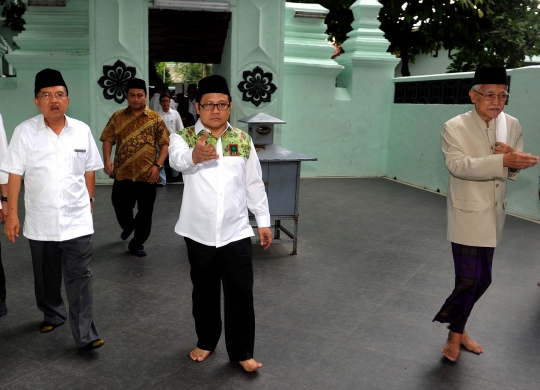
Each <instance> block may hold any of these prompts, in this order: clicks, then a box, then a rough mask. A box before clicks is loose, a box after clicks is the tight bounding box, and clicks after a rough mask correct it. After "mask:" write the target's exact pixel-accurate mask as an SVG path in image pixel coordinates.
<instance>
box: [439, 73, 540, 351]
mask: <svg viewBox="0 0 540 390" xmlns="http://www.w3.org/2000/svg"><path fill="white" fill-rule="evenodd" d="M469 96H470V98H471V101H472V103H473V104H474V109H473V110H471V111H469V112H467V113H465V114H461V115H458V116H456V117H455V118H452V119H450V120H449V121H448V122H446V123H445V124H444V126H443V129H442V132H441V146H442V152H443V156H444V160H445V163H446V167H447V168H448V171H449V172H450V179H449V184H448V197H447V220H448V221H447V222H448V229H447V238H448V241H450V242H451V243H452V254H453V257H454V269H455V288H454V291H453V292H452V294H451V295H450V296H449V297H448V299H447V300H446V302H445V303H444V305H443V306H442V308H441V309H440V310H439V312H438V313H437V315H436V316H435V318H434V319H433V321H439V322H442V323H448V324H449V326H448V329H449V333H448V341H447V343H446V345H445V347H444V348H443V350H442V353H443V354H444V356H446V358H448V359H449V360H451V361H455V360H456V359H457V357H458V355H459V353H460V349H461V346H463V347H465V348H466V349H467V350H469V351H471V352H474V353H482V352H484V350H483V348H482V346H481V345H480V344H478V343H477V342H475V341H473V340H472V339H471V338H470V337H469V336H468V335H467V333H466V332H465V324H466V322H467V319H468V318H469V315H470V314H471V311H472V309H473V306H474V304H475V303H476V302H477V301H478V299H480V297H481V296H482V294H484V292H485V291H486V290H487V288H488V287H489V285H490V284H491V265H492V260H493V254H494V251H495V247H496V246H497V242H498V241H499V239H500V238H501V234H502V228H503V225H504V220H505V216H506V180H507V179H510V180H516V178H517V176H518V173H519V170H520V169H525V168H528V167H530V166H533V165H535V164H537V163H538V157H537V156H533V155H531V154H530V153H523V152H522V150H523V138H522V134H521V127H520V125H519V122H518V121H517V119H516V118H514V117H511V116H510V115H508V114H505V113H504V112H503V109H504V105H505V103H506V100H507V99H508V96H509V94H508V79H507V76H506V69H505V68H499V67H493V68H480V69H478V70H477V71H476V72H475V75H474V81H473V86H472V88H471V90H470V91H469Z"/></svg>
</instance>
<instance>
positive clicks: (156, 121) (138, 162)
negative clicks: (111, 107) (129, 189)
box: [100, 107, 169, 182]
mask: <svg viewBox="0 0 540 390" xmlns="http://www.w3.org/2000/svg"><path fill="white" fill-rule="evenodd" d="M100 140H101V141H109V142H111V143H112V144H113V145H116V152H115V155H114V170H113V173H112V174H111V175H110V178H111V179H115V180H133V181H143V182H148V172H149V171H150V169H151V168H152V166H153V165H154V163H155V162H156V154H157V146H156V145H160V146H161V145H168V144H169V130H167V126H166V125H165V122H163V119H162V118H161V116H160V115H159V114H158V113H157V112H154V111H152V110H150V109H149V108H148V107H146V109H145V110H144V111H143V113H142V114H141V115H139V116H135V115H134V114H133V112H132V111H131V109H130V108H129V107H127V108H124V109H122V110H118V111H116V112H115V113H114V114H113V115H112V116H111V118H110V119H109V122H108V123H107V125H106V126H105V128H104V129H103V133H101V137H100Z"/></svg>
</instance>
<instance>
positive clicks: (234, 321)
mask: <svg viewBox="0 0 540 390" xmlns="http://www.w3.org/2000/svg"><path fill="white" fill-rule="evenodd" d="M185 241H186V245H187V250H188V258H189V264H190V265H191V281H192V282H193V293H192V300H193V317H194V318H195V330H196V332H197V337H198V342H197V347H199V348H201V349H204V350H207V351H213V350H214V349H215V348H216V345H217V343H218V341H219V337H220V336H221V283H222V282H223V296H224V306H225V310H224V312H225V345H226V347H227V354H228V355H229V359H230V361H232V362H237V361H242V360H247V359H251V358H253V347H254V344H255V310H254V308H253V265H252V262H251V253H252V248H251V240H250V239H249V238H244V239H242V240H239V241H235V242H231V243H230V244H227V245H225V246H223V247H220V248H216V247H212V246H206V245H203V244H200V243H198V242H196V241H193V240H191V239H189V238H185Z"/></svg>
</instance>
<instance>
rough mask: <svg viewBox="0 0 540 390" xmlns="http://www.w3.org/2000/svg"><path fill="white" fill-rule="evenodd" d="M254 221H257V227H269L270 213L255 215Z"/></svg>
mask: <svg viewBox="0 0 540 390" xmlns="http://www.w3.org/2000/svg"><path fill="white" fill-rule="evenodd" d="M255 221H257V227H258V228H262V227H268V228H269V227H270V215H256V216H255Z"/></svg>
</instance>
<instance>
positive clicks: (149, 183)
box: [100, 79, 169, 257]
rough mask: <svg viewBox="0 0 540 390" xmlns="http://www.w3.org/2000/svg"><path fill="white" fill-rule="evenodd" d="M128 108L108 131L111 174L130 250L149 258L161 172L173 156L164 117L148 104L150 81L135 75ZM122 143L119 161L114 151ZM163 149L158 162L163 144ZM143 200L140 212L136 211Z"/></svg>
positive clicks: (107, 159)
mask: <svg viewBox="0 0 540 390" xmlns="http://www.w3.org/2000/svg"><path fill="white" fill-rule="evenodd" d="M127 87H128V96H127V100H128V107H127V108H124V109H122V110H118V111H116V112H115V113H114V114H113V115H112V116H111V118H110V119H109V122H108V123H107V125H106V126H105V129H103V133H102V134H101V137H100V140H101V141H102V142H103V160H104V161H105V168H104V170H105V173H107V174H108V175H109V177H110V178H111V179H114V184H113V190H112V196H111V198H112V203H113V206H114V211H115V213H116V218H117V220H118V223H119V224H120V227H121V228H122V233H121V234H120V238H121V239H122V240H127V239H128V237H129V236H130V235H131V233H134V234H133V238H132V239H131V241H130V242H129V244H128V250H129V251H130V252H131V253H132V254H134V255H135V256H138V257H143V256H146V251H145V250H144V245H143V244H144V243H145V242H146V240H147V239H148V237H149V236H150V231H151V228H152V212H153V211H154V202H155V200H156V183H157V181H158V180H159V171H160V170H161V168H163V163H164V162H165V159H166V158H167V153H168V147H169V131H168V130H167V126H166V125H165V122H163V119H161V116H159V114H158V113H157V112H154V111H152V110H150V109H149V108H148V106H147V105H146V83H145V81H144V80H140V79H131V80H130V81H129V82H128V86H127ZM115 144H116V152H115V155H114V162H113V161H111V159H110V157H111V151H112V147H113V145H115ZM156 145H159V146H160V152H159V155H158V157H157V160H156V155H157V146H156ZM135 204H137V215H136V216H135V217H133V209H134V207H135Z"/></svg>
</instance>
